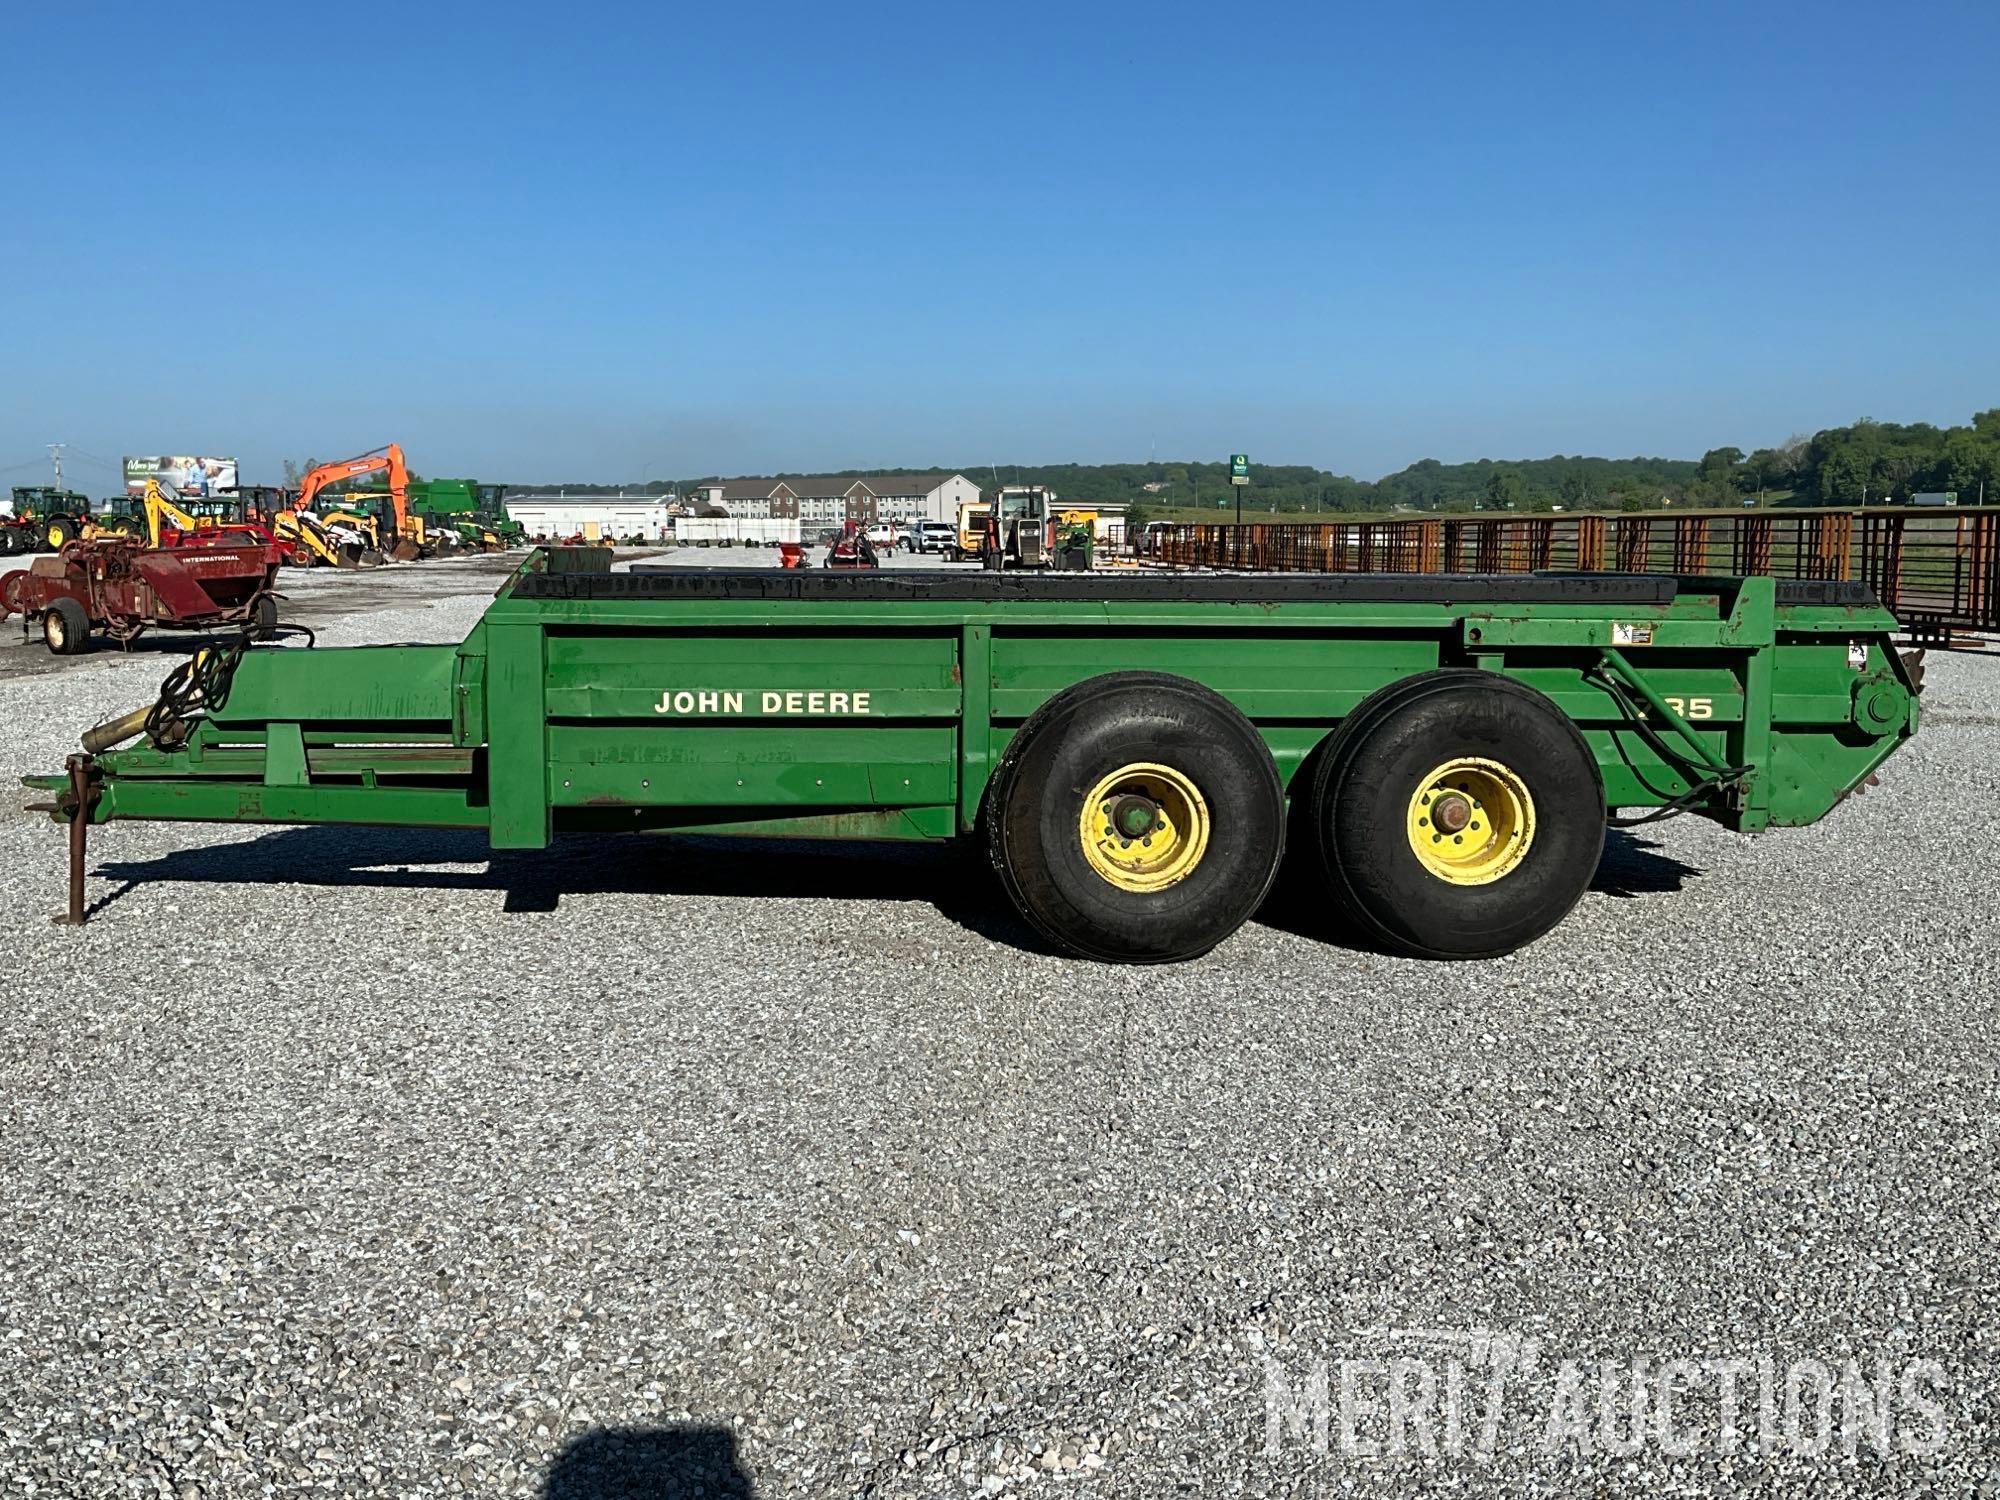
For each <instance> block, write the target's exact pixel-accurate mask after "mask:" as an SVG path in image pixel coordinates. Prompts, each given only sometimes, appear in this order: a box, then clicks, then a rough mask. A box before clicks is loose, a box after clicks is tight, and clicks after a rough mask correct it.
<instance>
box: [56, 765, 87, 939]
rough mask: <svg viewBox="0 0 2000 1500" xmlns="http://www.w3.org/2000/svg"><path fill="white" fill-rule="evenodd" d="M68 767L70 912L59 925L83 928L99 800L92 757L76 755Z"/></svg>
mask: <svg viewBox="0 0 2000 1500" xmlns="http://www.w3.org/2000/svg"><path fill="white" fill-rule="evenodd" d="M65 768H66V769H67V770H68V771H69V791H68V793H67V794H66V795H65V797H64V799H63V800H64V801H65V802H66V803H67V804H68V810H69V912H68V914H67V915H66V916H60V917H57V918H56V919H55V923H56V925H57V926H58V927H81V926H83V923H84V912H83V852H84V836H85V834H86V832H87V831H88V829H89V828H90V804H91V802H92V801H93V800H94V798H95V792H94V789H93V788H92V786H91V784H90V772H91V769H92V761H91V758H90V757H89V756H88V755H72V756H71V757H70V758H69V760H68V761H67V762H65Z"/></svg>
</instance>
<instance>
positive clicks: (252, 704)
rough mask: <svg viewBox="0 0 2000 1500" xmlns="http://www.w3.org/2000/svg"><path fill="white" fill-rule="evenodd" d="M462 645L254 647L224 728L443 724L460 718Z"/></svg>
mask: <svg viewBox="0 0 2000 1500" xmlns="http://www.w3.org/2000/svg"><path fill="white" fill-rule="evenodd" d="M457 660H458V648H457V647H455V646H344V647H341V648H340V649H339V650H331V649H327V650H321V649H315V650H311V651H301V650H296V649H283V648H276V647H273V648H268V649H263V650H253V651H246V652H244V653H243V660H242V661H240V662H239V663H237V666H236V673H235V676H234V677H233V678H232V679H231V681H230V685H229V694H228V697H227V698H226V699H224V701H223V702H222V704H221V705H220V707H218V708H217V709H216V710H215V711H214V712H213V713H212V714H211V715H210V717H211V718H212V719H213V720H214V721H215V722H216V723H217V724H218V725H225V726H227V725H237V724H263V723H267V722H270V721H272V720H289V721H291V722H294V723H325V722H346V723H357V724H383V725H408V724H415V723H424V724H436V725H438V726H439V727H441V728H449V727H450V724H451V717H452V686H453V674H454V672H455V670H456V667H457Z"/></svg>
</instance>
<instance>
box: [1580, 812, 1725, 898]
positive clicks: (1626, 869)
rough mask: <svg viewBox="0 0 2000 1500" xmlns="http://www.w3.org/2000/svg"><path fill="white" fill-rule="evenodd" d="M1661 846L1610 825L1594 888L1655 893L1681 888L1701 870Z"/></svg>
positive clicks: (1616, 892)
mask: <svg viewBox="0 0 2000 1500" xmlns="http://www.w3.org/2000/svg"><path fill="white" fill-rule="evenodd" d="M1660 847H1661V846H1660V844H1659V843H1658V842H1657V841H1656V840H1654V839H1649V838H1646V837H1645V836H1644V835H1642V834H1636V833H1628V832H1626V831H1625V830H1624V829H1623V828H1610V829H1606V830H1605V834H1604V857H1603V858H1602V859H1600V860H1599V861H1598V862H1597V875H1596V878H1595V879H1593V880H1592V881H1591V882H1590V888H1591V889H1592V890H1593V891H1596V892H1597V893H1598V894H1599V895H1603V896H1620V897H1630V896H1651V895H1655V894H1658V893H1661V892H1665V891H1677V890H1680V889H1681V888H1682V886H1683V885H1684V884H1685V883H1686V882H1687V879H1688V877H1689V876H1691V875H1700V874H1701V871H1700V870H1699V869H1698V868H1696V867H1695V866H1694V865H1691V864H1687V863H1684V862H1683V861H1681V860H1678V859H1675V858H1674V857H1673V855H1671V854H1662V853H1660V852H1658V851H1659V850H1660Z"/></svg>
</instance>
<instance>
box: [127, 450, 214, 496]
mask: <svg viewBox="0 0 2000 1500" xmlns="http://www.w3.org/2000/svg"><path fill="white" fill-rule="evenodd" d="M148 479H157V480H159V481H160V488H161V489H163V490H165V491H166V492H167V493H168V494H169V495H179V496H181V497H182V498H183V499H187V500H200V499H203V498H205V497H207V496H209V495H213V494H214V493H216V491H218V490H233V489H235V488H236V460H235V459H233V458H197V457H194V456H192V455H189V454H184V453H172V454H159V455H155V456H153V457H150V458H127V459H126V460H125V493H126V494H128V495H137V494H140V493H141V492H143V491H144V490H145V488H146V481H147V480H148Z"/></svg>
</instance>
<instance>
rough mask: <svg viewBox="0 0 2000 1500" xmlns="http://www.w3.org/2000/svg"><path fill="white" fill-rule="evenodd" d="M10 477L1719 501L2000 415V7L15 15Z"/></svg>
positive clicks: (10, 31)
mask: <svg viewBox="0 0 2000 1500" xmlns="http://www.w3.org/2000/svg"><path fill="white" fill-rule="evenodd" d="M0 67H4V77H5V79H6V95H7V99H8V105H7V124H6V127H5V132H4V135H0V184H4V186H5V189H6V191H5V194H4V197H0V203H4V205H5V219H4V221H0V332H4V351H5V356H6V357H5V358H4V360H0V469H7V470H12V471H13V472H12V473H11V474H8V475H4V476H0V483H19V482H22V481H23V480H24V479H27V480H33V479H36V478H37V477H38V473H39V471H37V470H35V469H33V468H28V469H23V468H21V465H23V464H32V462H33V461H34V460H35V459H37V457H38V456H40V455H41V454H42V453H43V445H44V444H45V443H47V442H50V441H55V440H62V441H67V442H68V443H70V444H71V445H72V452H73V453H74V454H76V455H78V456H77V457H76V458H74V459H73V460H72V467H71V469H70V474H71V477H73V478H75V479H77V480H80V481H82V482H83V484H84V485H85V486H87V487H89V488H91V489H93V490H95V491H102V492H109V491H110V490H111V489H113V488H115V479H116V476H115V475H114V474H113V473H111V472H109V471H108V470H105V469H101V468H98V467H94V465H97V464H99V463H101V462H102V461H104V460H115V459H116V458H117V457H118V456H119V455H120V454H122V453H142V452H154V451H173V452H187V451H199V452H220V453H234V454H238V455H240V456H241V457H242V458H243V459H244V461H245V465H246V474H245V477H246V478H247V479H257V480H270V479H275V478H276V477H277V471H278V467H279V464H280V461H281V460H282V459H284V458H286V457H292V458H302V457H304V456H306V455H308V454H311V455H314V456H317V457H321V458H327V457H334V456H339V455H342V454H344V453H347V452H352V451H358V450H360V449H363V448H367V447H369V446H372V445H374V444H377V443H380V442H384V441H387V440H389V439H392V438H393V439H396V440H399V441H400V442H402V443H403V445H404V446H405V448H406V449H407V450H408V451H409V453H410V457H411V461H412V463H413V464H415V466H416V467H417V468H419V469H420V470H422V471H424V472H427V473H464V474H474V475H478V476H481V477H485V478H497V479H507V480H522V481H550V480H557V479H562V478H572V479H596V480H616V479H638V478H641V477H643V476H646V475H650V476H652V477H661V476H684V475H691V474H695V473H702V472H722V473H740V472H763V471H770V470H773V469H780V468H791V469H798V468H821V467H825V468H845V467H856V466H871V465H882V466H885V467H887V466H904V465H910V466H917V465H929V464H942V463H950V464H968V465H969V464H974V463H978V462H984V461H989V460H991V461H999V462H1014V463H1033V462H1055V461H1068V460H1074V461H1082V462H1099V461H1113V460H1120V459H1134V458H1141V459H1142V458H1145V457H1146V456H1147V455H1148V454H1149V453H1156V454H1158V455H1159V456H1161V457H1199V458H1216V457H1220V456H1223V455H1226V454H1227V453H1228V452H1230V451H1231V450H1248V451H1249V452H1250V453H1251V454H1252V456H1253V457H1255V458H1257V459H1259V460H1268V461H1271V462H1292V463H1313V464H1318V465H1322V466H1324V467H1327V468H1331V469H1334V470H1336V471H1340V472H1346V473H1353V474H1356V475H1359V476H1362V477H1373V476H1375V475H1377V474H1380V473H1382V472H1385V471H1387V470H1391V469H1395V468H1400V467H1401V466H1403V465H1404V464H1406V463H1409V462H1412V461H1414V460H1416V459H1418V458H1423V457H1437V458H1442V459H1445V460H1447V461H1453V460H1459V459H1467V458H1476V457H1481V456H1493V457H1526V456H1536V455H1544V454H1548V453H1554V452H1594V453H1609V454H1616V455H1624V454H1630V453H1634V452H1646V453H1660V454H1667V455H1679V456H1696V455H1698V454H1699V453H1700V452H1701V451H1702V450H1703V449H1704V448H1706V447H1709V446H1712V445H1715V444H1719V443H1735V444H1738V445H1740V446H1742V447H1744V448H1746V449H1748V448H1751V447H1754V446H1758V445H1761V444H1765V443H1769V442H1773V441H1777V440H1780V439H1782V438H1784V437H1785V436H1786V435H1787V434H1788V433H1790V432H1793V431H1799V430H1807V431H1809V430H1811V429H1813V428H1815V427H1819V426H1826V425H1831V424H1834V423H1839V422H1845V421H1849V420H1851V419H1853V418H1854V417H1857V416H1860V415H1863V414H1867V415H1872V416H1876V417H1880V418H1883V419H1893V420H1930V421H1937V422H1940V423H1942V422H1962V421H1964V420H1965V419H1966V418H1967V416H1968V415H1969V414H1970V413H1971V411H1973V410H1974V409H1975V408H1980V407H1986V406H1992V405H1996V404H2000V277H1996V276H1995V274H1994V272H1993V269H1992V262H1993V254H1994V247H1995V245H1996V244H2000V203H1996V196H1997V194H1996V181H2000V179H1997V178H1996V171H1995V154H1994V150H1995V143H1996V142H2000V81H1996V80H2000V6H1995V5H1993V4H1991V3H1990V0H1985V3H1931V4H1926V3H1921V0H1920V3H1915V4H1912V5H1907V6H1903V7H1899V8H1897V9H1895V10H1893V11H1890V10H1884V9H1882V8H1881V7H1880V6H1876V5H1866V6H1864V5H1862V4H1861V3H1859V0H1821V3H1812V4H1807V3H1789V0H1761V3H1758V4H1754V5H1746V4H1740V3H1732V4H1710V3H1704V0H1695V3H1676V4H1672V5H1655V6H1624V5H1607V4H1602V3H1595V4H1532V3H1523V4H1519V5H1512V6H1501V5H1493V4H1491V3H1484V4H1462V3H1438V4H1431V5H1421V4H1417V5H1387V4H1371V5H1366V6H1362V5H1339V4H1334V5H1303V4H1301V5H1257V4H1248V5H1236V6H1217V5H1178V4H1158V3H1152V4H1144V5H1130V6H1125V5H1075V4H1071V5H1065V6H1048V7H1042V6H1036V5H1019V4H1017V5H1009V6H966V7H949V6H938V5H924V6H914V5H877V6H868V5H858V6H826V5H813V6H793V5H789V4H775V5H765V6H756V5H738V6H714V5H705V6H679V5H671V4H670V5H659V4H623V3H607V4H589V3H577V4H571V5H568V6H549V5H532V6H531V5H518V4H508V3H487V4H477V5H474V4H455V3H447V4H424V5H412V4H409V3H408V0H404V3H402V4H398V5H375V4H370V3H366V0H343V3H341V4H339V5H316V6H293V5H272V4H268V3H259V4H255V5H247V4H246V5H239V4H229V3H223V4H202V5H189V6H172V7H163V6H159V5H156V4H149V5H145V6H140V5H133V4H124V3H105V4H98V5H89V6H25V5H22V6H13V7H9V9H8V14H7V16H6V18H5V19H4V20H0Z"/></svg>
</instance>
